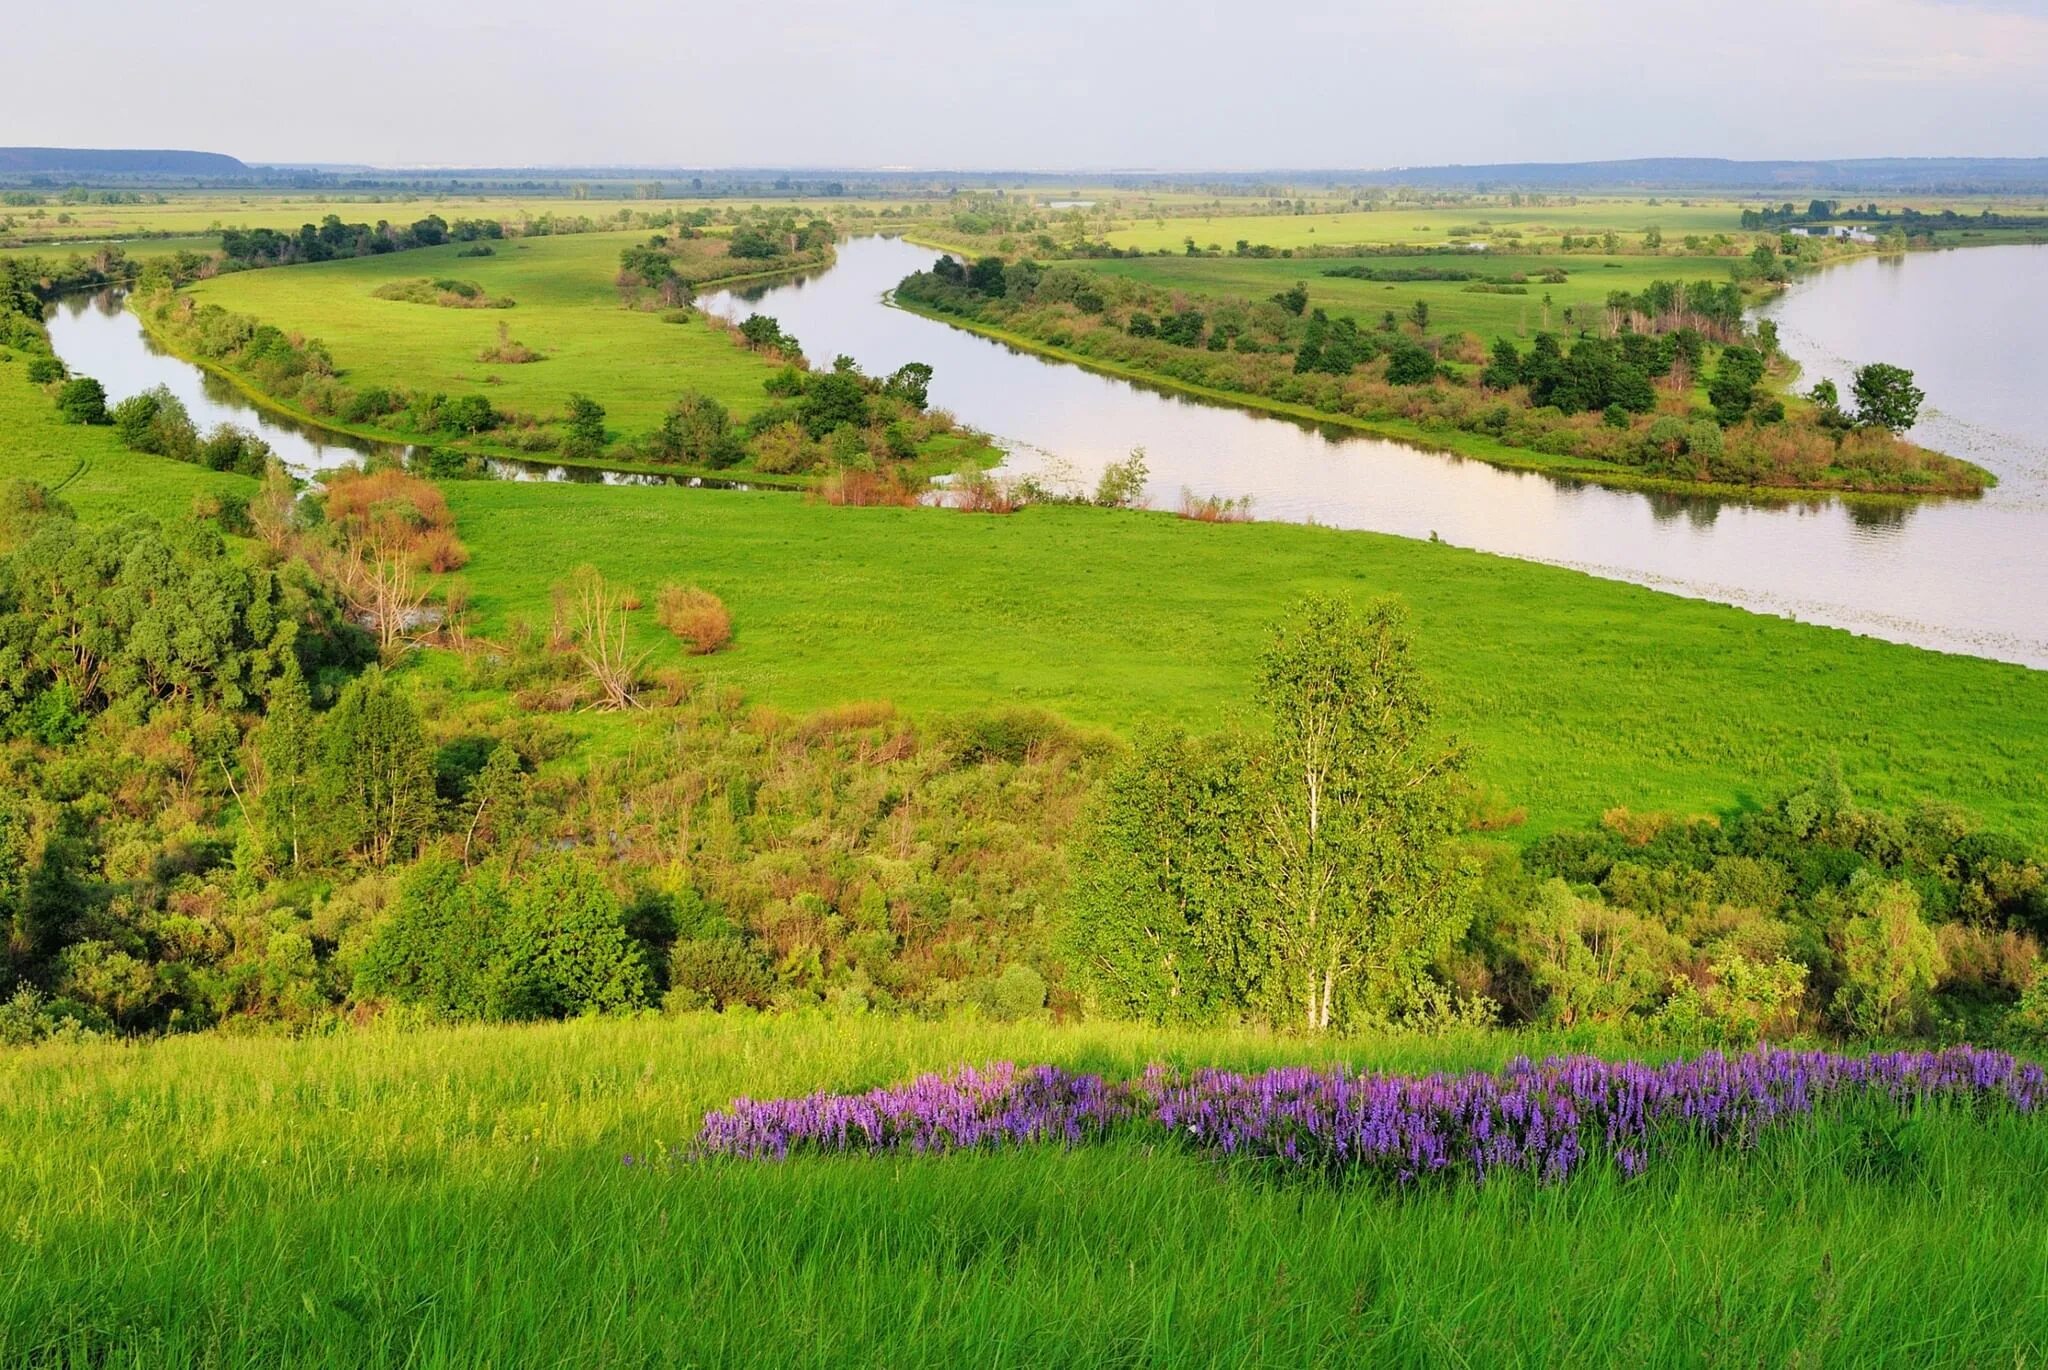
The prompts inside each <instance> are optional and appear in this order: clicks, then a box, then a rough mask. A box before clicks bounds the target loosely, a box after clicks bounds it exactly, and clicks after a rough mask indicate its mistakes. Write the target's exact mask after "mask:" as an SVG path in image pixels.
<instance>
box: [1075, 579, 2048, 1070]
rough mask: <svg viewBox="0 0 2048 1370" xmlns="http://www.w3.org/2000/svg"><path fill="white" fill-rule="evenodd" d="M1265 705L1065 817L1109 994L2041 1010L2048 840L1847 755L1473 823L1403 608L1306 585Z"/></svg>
mask: <svg viewBox="0 0 2048 1370" xmlns="http://www.w3.org/2000/svg"><path fill="white" fill-rule="evenodd" d="M1257 698H1258V703H1259V705H1260V712H1261V726H1258V727H1255V728H1250V729H1246V730H1242V731H1237V732H1232V733H1226V734H1222V735H1218V736H1212V737H1191V736H1189V735H1187V734H1185V733H1181V732H1175V731H1161V730H1155V731H1152V732H1149V733H1147V734H1145V735H1143V736H1141V738H1140V739H1139V741H1138V743H1137V745H1136V747H1135V748H1134V750H1133V751H1132V753H1131V754H1130V755H1129V756H1128V757H1127V758H1126V759H1125V760H1124V761H1122V762H1121V764H1119V765H1118V766H1117V767H1116V768H1115V769H1114V770H1113V771H1112V772H1111V773H1110V775H1109V776H1108V777H1107V778H1106V780H1105V782H1104V784H1103V787H1102V789H1101V791H1100V794H1099V797H1098V799H1097V801H1096V803H1095V806H1094V809H1093V812H1092V816H1091V817H1090V819H1089V820H1088V822H1087V824H1086V825H1085V827H1084V830H1083V832H1082V834H1081V836H1080V838H1079V840H1078V842H1077V846H1076V859H1075V875H1074V880H1073V884H1072V886H1071V888H1070V892H1069V898H1068V907H1069V914H1070V916H1069V920H1068V924H1067V942H1066V945H1067V950H1068V952H1069V954H1070V955H1071V957H1072V965H1073V967H1074V969H1075V971H1076V972H1077V974H1078V975H1079V976H1080V978H1081V980H1082V982H1083V983H1084V984H1085V985H1086V986H1087V988H1088V990H1089V992H1090V993H1091V994H1092V995H1093V996H1094V1002H1095V1003H1096V1004H1097V1005H1098V1006H1099V1007H1101V1008H1104V1009H1107V1010H1109V1011H1111V1012H1113V1013H1116V1014H1119V1015H1124V1016H1133V1017H1139V1018H1144V1019H1147V1020H1149V1021H1154V1022H1161V1023H1205V1022H1216V1021H1229V1020H1240V1019H1244V1018H1247V1017H1249V1018H1255V1019H1259V1020H1262V1021H1265V1022H1269V1023H1272V1024H1274V1025H1275V1026H1280V1027H1292V1028H1296V1029H1303V1030H1309V1031H1323V1030H1328V1029H1332V1028H1339V1029H1341V1028H1356V1027H1360V1026H1365V1025H1371V1024H1378V1023H1385V1022H1387V1021H1390V1020H1403V1019H1406V1020H1410V1021H1416V1020H1420V1021H1428V1022H1440V1021H1442V1020H1443V1019H1444V1018H1445V1017H1446V1016H1449V1017H1451V1018H1454V1019H1457V1020H1461V1021H1466V1022H1475V1021H1492V1020H1496V1019H1505V1020H1507V1021H1509V1022H1513V1023H1526V1024H1536V1025H1543V1026H1551V1027H1565V1028H1570V1027H1578V1026H1583V1025H1587V1024H1593V1023H1599V1024H1606V1025H1610V1026H1614V1027H1619V1028H1622V1029H1624V1030H1627V1031H1630V1032H1633V1033H1637V1034H1652V1035H1667V1036H1670V1037H1673V1038H1677V1039H1683V1040H1688V1041H1698V1040H1707V1041H1715V1042H1730V1043H1735V1044H1747V1043H1750V1042H1754V1041H1755V1040H1757V1039H1758V1038H1759V1037H1761V1036H1765V1035H1783V1034H1786V1033H1789V1032H1793V1031H1798V1030H1813V1029H1821V1030H1825V1031H1832V1032H1839V1033H1842V1034H1845V1035H1853V1036H1897V1035H1909V1034H1914V1033H1925V1032H1932V1031H1944V1030H1945V1031H1950V1032H1966V1033H1970V1034H1971V1035H1975V1036H1980V1037H1983V1036H1994V1037H1995V1036H1999V1035H2002V1034H2003V1035H2010V1034H2021V1035H2025V1034H2037V1033H2039V1032H2041V1031H2042V1030H2044V1029H2048V1016H2044V1011H2048V974H2044V969H2048V968H2044V965H2043V962H2042V958H2041V951H2040V939H2041V938H2042V937H2044V936H2048V854H2044V853H2042V852H2038V851H2032V850H2029V849H2028V848H2027V847H2025V846H2024V845H2023V844H2020V843H2017V842H2014V841H2011V840H2008V839H2004V838H2000V837H1997V836H1995V835H1991V834H1987V833H1984V832H1982V831H1979V830H1976V829H1974V828H1973V827H1971V826H1970V825H1969V824H1967V823H1965V822H1964V821H1962V820H1961V819H1960V818H1959V817H1958V816H1957V815H1955V814H1954V813H1952V812H1949V811H1947V810H1945V809H1942V808H1940V807H1939V806H1925V807H1923V808H1921V809H1919V810H1917V811H1915V812H1914V813H1912V814H1910V815H1908V816H1906V817H1903V818H1898V817H1892V816H1888V815H1884V814H1880V813H1876V812H1872V811H1869V810H1866V809H1863V808H1860V807H1859V806H1858V805H1856V804H1855V802H1854V801H1853V800H1852V799H1851V798H1850V796H1849V793H1848V791H1847V788H1846V786H1844V785H1843V784H1842V782H1841V779H1840V777H1839V774H1838V773H1836V772H1833V771H1830V772H1829V773H1828V774H1826V775H1824V776H1823V777H1822V778H1821V779H1820V780H1819V781H1818V782H1817V783H1816V784H1815V785H1814V786H1813V787H1811V788H1810V789H1807V790H1803V791H1800V792H1797V793H1794V794H1791V795H1788V796H1786V797H1785V798H1783V799H1780V800H1778V801H1777V802H1775V803H1773V804H1770V805H1767V806H1762V807H1759V808H1756V809H1753V810H1749V811H1744V812H1741V813H1737V814H1733V815H1729V816H1727V817H1726V818H1722V819H1693V820H1687V821H1675V820H1672V819H1669V818H1665V817H1660V816H1655V815H1637V814H1631V813H1629V812H1628V811H1627V810H1625V809H1616V810H1613V811H1611V812H1610V813H1609V814H1607V815H1606V817H1605V818H1604V819H1603V821H1602V824H1601V826H1600V827H1598V828H1597V829H1593V830H1587V831H1565V832H1560V833H1557V834H1554V835H1552V836H1549V837H1545V838H1542V839H1540V840H1538V841H1536V842H1534V843H1531V844H1529V845H1527V846H1526V847H1524V848H1523V849H1522V850H1521V852H1520V854H1519V855H1518V856H1517V855H1511V854H1509V853H1508V852H1507V851H1506V850H1505V849H1501V848H1498V847H1493V846H1491V845H1489V844H1484V843H1481V842H1478V841H1477V840H1475V839H1474V838H1473V836H1472V835H1471V833H1470V832H1469V831H1468V828H1469V826H1470V824H1469V815H1470V814H1471V813H1472V812H1473V810H1472V808H1471V795H1470V792H1469V791H1468V790H1467V789H1466V788H1465V787H1463V786H1462V784H1461V780H1460V773H1461V769H1462V762H1463V757H1464V754H1463V752H1462V751H1461V750H1460V749H1459V748H1458V747H1457V745H1456V744H1455V743H1454V742H1452V741H1450V740H1447V739H1443V738H1441V737H1439V736H1437V735H1436V733H1435V732H1434V730H1433V728H1432V726H1431V710H1430V706H1429V699H1428V694H1427V691H1426V688H1425V687H1424V685H1423V682H1422V681H1421V679H1420V677H1419V675H1418V673H1417V672H1416V670H1415V668H1414V666H1413V664H1412V660H1411V648H1410V646H1409V642H1408V639H1407V636H1406V633H1405V630H1404V628H1403V625H1402V620H1401V616H1400V614H1399V612H1398V611H1397V610H1396V609H1395V608H1393V607H1392V606H1390V605H1387V604H1378V605H1374V606H1371V607H1370V608H1368V609H1366V610H1365V611H1363V612H1359V611H1357V610H1355V609H1353V608H1351V607H1349V606H1348V605H1346V604H1344V603H1343V602H1341V601H1336V600H1331V599H1326V598H1312V599H1310V600H1307V601H1305V602H1303V603H1302V604H1301V605H1299V606H1298V607H1297V608H1296V609H1295V610H1294V612H1293V613H1292V614H1291V615H1290V616H1289V617H1288V618H1287V619H1286V620H1285V621H1283V623H1282V624H1281V625H1280V626H1279V628H1278V630H1277V631H1276V633H1275V635H1274V638H1273V640H1272V642H1271V643H1270V645H1269V646H1268V648H1267V650H1266V653H1265V654H1264V656H1263V657H1262V658H1261V663H1260V671H1259V688H1258V692H1257Z"/></svg>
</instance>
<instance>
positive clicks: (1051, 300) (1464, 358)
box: [896, 248, 1989, 493]
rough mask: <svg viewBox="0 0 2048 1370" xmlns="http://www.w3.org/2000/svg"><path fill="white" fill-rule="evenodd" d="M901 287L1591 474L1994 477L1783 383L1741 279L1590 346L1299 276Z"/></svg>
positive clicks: (1006, 322) (1168, 363) (1621, 302)
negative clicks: (1236, 288)
mask: <svg viewBox="0 0 2048 1370" xmlns="http://www.w3.org/2000/svg"><path fill="white" fill-rule="evenodd" d="M1765 252H1766V255H1771V254H1770V250H1769V249H1768V248H1766V249H1765ZM1373 269H1377V268H1373ZM1396 269H1407V268H1390V270H1396ZM1449 269H1450V268H1446V270H1449ZM1479 284H1486V283H1484V282H1481V283H1479ZM1468 288H1469V287H1468ZM1489 288H1490V287H1489ZM1503 288H1506V287H1503ZM896 297H897V299H898V300H900V301H902V302H903V303H905V304H907V305H910V306H913V307H916V308H921V309H927V310H931V311H933V312H936V313H941V314H950V315H956V316H959V317H963V318H968V319H972V320H975V321H977V322H981V323H984V324H987V325H990V326H993V327H997V328H1000V329H1002V330H1004V331H1005V332H1009V333H1014V334H1017V335H1020V336H1023V337H1027V338H1030V339H1033V340H1036V341H1039V342H1042V343H1044V344H1046V345H1048V346H1051V347H1056V348H1059V349H1061V350H1062V351H1065V352H1071V353H1074V354H1077V355H1079V356H1082V357H1084V358H1091V359H1097V360H1099V361H1101V362H1103V363H1105V364H1114V365H1116V366H1118V367H1120V368H1125V369H1132V370H1136V371H1139V372H1141V373H1145V374H1148V375H1152V376H1156V377H1158V378H1160V379H1162V380H1165V381H1168V382H1178V383H1182V384H1186V385H1190V386H1197V387H1200V388H1202V389H1204V390H1218V391H1224V392H1234V393H1239V394H1244V395H1249V396H1253V397H1257V398H1259V399H1266V400H1272V401H1276V402H1279V403H1281V404H1285V405H1287V406H1289V407H1290V408H1297V409H1313V410H1316V411H1319V412H1322V413H1327V414H1330V415H1333V416H1338V417H1354V418H1357V419H1361V420H1364V421H1366V422H1367V423H1372V422H1375V421H1390V423H1398V424H1400V425H1401V426H1402V427H1403V428H1404V429H1406V428H1408V427H1410V426H1412V427H1413V428H1418V429H1420V430H1421V431H1422V432H1424V433H1431V432H1448V431H1458V432H1463V433H1469V434H1472V435H1475V436H1476V437H1479V438H1481V439H1483V440H1484V441H1485V442H1487V443H1489V444H1492V445H1497V446H1499V447H1502V448H1511V449H1526V450H1530V451H1534V452H1538V453H1541V454H1544V455H1546V456H1553V457H1573V458H1579V459H1581V460H1582V461H1583V463H1584V464H1585V467H1586V469H1587V470H1588V471H1592V472H1597V471H1600V470H1602V469H1614V470H1623V469H1627V468H1634V469H1635V470H1637V471H1641V472H1643V473H1645V474H1647V475H1651V476H1654V477H1656V478H1658V479H1660V480H1672V481H1696V482H1711V483H1718V484H1728V485H1754V486H1772V487H1795V488H1816V489H1849V490H1860V491H1886V492H1935V491H1940V492H1954V493H1963V492H1971V491H1977V490H1981V489H1983V488H1984V487H1985V486H1986V484H1987V483H1988V481H1989V476H1988V473H1986V472H1985V471H1983V470H1981V469H1980V468H1978V467H1975V466H1973V465H1971V464H1970V463H1968V462H1965V461H1961V460H1958V459H1956V458H1952V457H1948V456H1945V455H1943V454H1941V453H1938V452H1930V451H1927V450H1925V449H1923V448H1920V447H1917V446H1915V445H1913V444H1912V443H1910V442H1906V441H1902V440H1901V439H1900V438H1899V436H1898V435H1899V434H1900V433H1901V432H1903V431H1904V428H1903V426H1901V425H1896V424H1892V423H1866V422H1859V421H1857V420H1849V419H1844V418H1843V417H1842V416H1841V415H1840V413H1839V410H1837V409H1835V408H1833V407H1830V406H1827V405H1817V406H1799V405H1796V404H1790V403H1788V402H1787V401H1786V399H1785V398H1783V397H1780V396H1778V395H1775V394H1772V393H1771V392H1770V388H1769V386H1768V384H1767V380H1768V376H1769V374H1770V366H1771V363H1772V358H1773V357H1774V356H1775V355H1776V353H1777V339H1776V333H1775V327H1774V326H1773V325H1772V323H1771V322H1770V321H1769V320H1764V321H1761V322H1759V323H1756V324H1755V325H1753V326H1752V325H1749V324H1746V323H1745V321H1744V320H1743V318H1742V309H1743V296H1742V291H1741V289H1740V287H1739V286H1738V285H1737V284H1736V283H1735V282H1733V281H1729V282H1718V283H1717V282H1683V281H1676V280H1668V281H1654V282H1652V283H1651V284H1649V285H1647V286H1645V287H1643V288H1642V289H1640V290H1636V291H1627V292H1614V293H1612V294H1610V295H1609V296H1608V297H1607V298H1606V300H1605V301H1604V303H1603V304H1601V305H1595V306H1585V305H1577V306H1574V307H1572V308H1568V309H1567V310H1566V311H1565V322H1566V324H1567V325H1570V326H1573V327H1575V329H1576V336H1575V337H1565V336H1559V335H1555V334H1552V333H1550V331H1549V329H1548V327H1547V324H1546V327H1545V329H1544V330H1543V331H1541V332H1539V333H1537V335H1536V336H1535V338H1534V339H1533V340H1532V341H1526V342H1525V341H1522V340H1519V339H1513V338H1499V339H1496V340H1495V341H1494V343H1493V345H1492V347H1491V349H1490V350H1486V349H1483V348H1482V346H1481V344H1480V342H1479V340H1478V339H1477V338H1475V337H1473V336H1472V335H1470V334H1469V333H1462V332H1439V331H1434V330H1435V328H1436V327H1437V325H1435V322H1434V319H1433V317H1432V313H1431V311H1430V308H1429V301H1427V300H1416V301H1414V302H1413V304H1412V306H1411V307H1410V308H1409V309H1408V310H1407V311H1405V314H1397V313H1396V312H1395V311H1394V310H1391V309H1389V310H1386V311H1384V312H1383V313H1382V315H1381V316H1380V318H1379V319H1378V320H1377V321H1372V322H1367V321H1365V320H1362V319H1359V318H1356V317H1354V316H1351V315H1346V314H1341V313H1338V312H1336V311H1334V310H1329V309H1325V308H1322V307H1319V306H1318V305H1317V304H1316V303H1315V301H1314V300H1313V298H1312V296H1311V292H1310V290H1309V289H1308V287H1307V286H1305V285H1303V284H1301V283H1297V284H1296V285H1295V286H1294V287H1293V288H1292V289H1289V290H1283V291H1279V292H1277V293H1275V294H1273V295H1271V296H1269V297H1267V298H1264V299H1243V298H1236V297H1230V296H1222V295H1207V296H1199V295H1192V294H1189V293H1188V292H1187V291H1185V290H1183V289H1167V288H1164V287H1158V286H1153V285H1150V284H1148V283H1147V282H1145V281H1143V280H1141V279H1137V278H1131V277H1125V276H1121V275H1112V274H1108V273H1099V272H1093V271H1088V270H1083V269H1078V268H1073V267H1062V266H1039V265H1038V264H1036V263H1034V262H1031V261H1029V260H1024V261H1011V262H1005V261H1003V260H1002V259H1000V258H986V259H982V260H979V261H975V262H973V263H964V262H961V261H958V260H954V259H950V258H949V259H945V260H942V261H940V262H938V263H935V264H934V265H933V267H932V268H931V269H930V270H927V271H922V272H917V273H915V274H913V275H911V276H909V277H907V278H906V279H905V280H903V281H902V282H901V283H900V284H899V285H898V286H897V289H896ZM1547 308H1548V302H1547V301H1546V313H1547ZM1700 379H1704V380H1705V382H1706V385H1705V389H1706V391H1707V393H1706V395H1705V396H1704V399H1705V403H1701V402H1700V398H1699V397H1698V391H1697V389H1696V386H1697V384H1698V381H1699V380H1700ZM1908 383H1909V384H1910V378H1908ZM1900 394H1901V396H1902V397H1904V396H1905V394H1906V392H1905V391H1901V392H1900ZM1871 412H1872V413H1876V412H1879V410H1877V409H1873V410H1872V411H1871Z"/></svg>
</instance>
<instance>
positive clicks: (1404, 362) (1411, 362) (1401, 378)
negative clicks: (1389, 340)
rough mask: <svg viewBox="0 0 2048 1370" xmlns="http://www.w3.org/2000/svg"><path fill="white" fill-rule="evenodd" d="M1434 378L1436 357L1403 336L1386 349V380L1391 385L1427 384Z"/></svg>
mask: <svg viewBox="0 0 2048 1370" xmlns="http://www.w3.org/2000/svg"><path fill="white" fill-rule="evenodd" d="M1435 379H1436V358H1435V357H1432V356H1431V355H1430V354H1429V349H1428V348H1426V347H1418V346H1417V345H1416V344H1414V343H1412V342H1409V341H1408V340H1407V339H1405V338H1403V339H1401V340H1400V341H1398V342H1396V343H1395V344H1394V345H1393V346H1392V347H1390V348H1388V349H1387V380H1388V382H1389V383H1391V384H1393V385H1427V384H1429V383H1430V382H1431V381H1433V380H1435Z"/></svg>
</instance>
